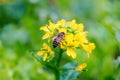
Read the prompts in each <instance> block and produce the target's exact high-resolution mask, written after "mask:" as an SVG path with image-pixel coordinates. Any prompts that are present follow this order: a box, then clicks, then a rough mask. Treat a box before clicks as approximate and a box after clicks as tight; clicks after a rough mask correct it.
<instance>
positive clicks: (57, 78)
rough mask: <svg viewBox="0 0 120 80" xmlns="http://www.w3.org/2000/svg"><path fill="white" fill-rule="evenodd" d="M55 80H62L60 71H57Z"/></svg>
mask: <svg viewBox="0 0 120 80" xmlns="http://www.w3.org/2000/svg"><path fill="white" fill-rule="evenodd" d="M54 74H55V80H60V71H59V70H57V69H55V73H54Z"/></svg>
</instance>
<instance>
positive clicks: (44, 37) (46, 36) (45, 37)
mask: <svg viewBox="0 0 120 80" xmlns="http://www.w3.org/2000/svg"><path fill="white" fill-rule="evenodd" d="M50 37H51V35H50V33H46V34H45V35H43V37H42V39H47V38H50Z"/></svg>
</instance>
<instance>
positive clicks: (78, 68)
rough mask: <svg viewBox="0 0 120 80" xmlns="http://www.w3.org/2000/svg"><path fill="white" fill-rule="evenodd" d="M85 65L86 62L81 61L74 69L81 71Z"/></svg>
mask: <svg viewBox="0 0 120 80" xmlns="http://www.w3.org/2000/svg"><path fill="white" fill-rule="evenodd" d="M86 66H87V64H86V63H83V64H81V65H79V66H77V67H76V70H77V71H82V70H83V69H84V68H86Z"/></svg>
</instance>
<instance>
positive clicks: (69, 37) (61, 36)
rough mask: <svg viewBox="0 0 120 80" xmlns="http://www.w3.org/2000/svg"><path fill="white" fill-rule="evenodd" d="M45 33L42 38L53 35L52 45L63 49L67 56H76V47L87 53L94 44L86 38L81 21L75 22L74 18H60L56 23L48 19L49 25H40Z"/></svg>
mask: <svg viewBox="0 0 120 80" xmlns="http://www.w3.org/2000/svg"><path fill="white" fill-rule="evenodd" d="M40 30H43V31H44V32H45V34H44V35H43V37H42V39H48V40H49V38H52V37H55V38H54V39H52V40H50V41H52V44H51V45H52V46H53V47H54V48H56V47H57V46H60V47H59V48H61V49H64V50H65V51H66V53H67V55H68V56H71V57H72V58H74V59H75V58H76V57H77V56H76V48H78V47H79V48H82V49H83V50H85V51H86V52H87V55H88V57H89V55H90V54H91V52H92V51H93V50H94V49H95V44H94V43H91V42H89V41H88V39H87V37H86V36H87V33H88V32H87V31H84V25H83V24H82V23H80V24H77V23H76V20H72V21H68V22H67V21H65V20H63V19H62V20H60V21H58V22H57V23H56V24H55V23H52V22H51V21H49V25H46V26H42V27H40Z"/></svg>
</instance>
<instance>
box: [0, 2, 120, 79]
mask: <svg viewBox="0 0 120 80" xmlns="http://www.w3.org/2000/svg"><path fill="white" fill-rule="evenodd" d="M61 19H65V20H67V21H69V20H72V19H76V20H77V23H83V24H84V26H85V30H87V31H88V32H89V33H88V39H89V41H91V42H94V43H95V44H96V49H95V50H94V51H93V54H92V55H91V57H90V58H89V59H87V60H86V62H87V64H88V66H87V68H88V72H83V73H82V74H81V75H80V76H79V80H120V0H0V80H54V75H53V74H52V73H51V72H48V71H47V70H45V69H43V68H42V65H41V64H40V63H39V62H38V61H37V60H36V59H35V58H34V57H32V56H31V55H30V54H29V50H39V49H40V47H41V44H42V43H43V41H41V36H42V35H43V32H41V31H40V30H39V28H40V26H42V25H46V24H47V23H48V20H52V21H53V22H56V21H58V20H61ZM78 52H79V51H78ZM77 55H78V56H77V59H76V61H77V62H79V63H81V62H82V61H83V60H84V56H83V55H79V54H77ZM64 59H65V58H64Z"/></svg>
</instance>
